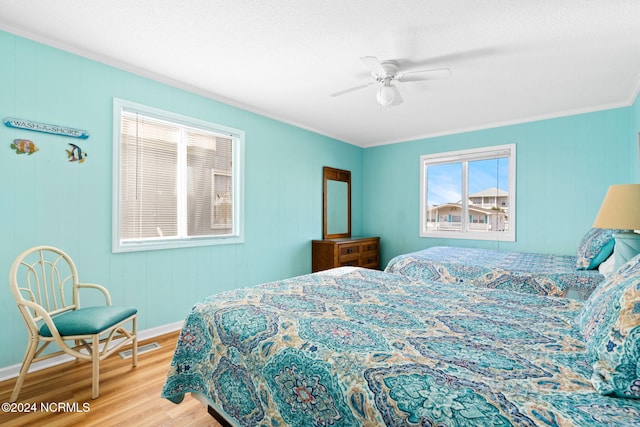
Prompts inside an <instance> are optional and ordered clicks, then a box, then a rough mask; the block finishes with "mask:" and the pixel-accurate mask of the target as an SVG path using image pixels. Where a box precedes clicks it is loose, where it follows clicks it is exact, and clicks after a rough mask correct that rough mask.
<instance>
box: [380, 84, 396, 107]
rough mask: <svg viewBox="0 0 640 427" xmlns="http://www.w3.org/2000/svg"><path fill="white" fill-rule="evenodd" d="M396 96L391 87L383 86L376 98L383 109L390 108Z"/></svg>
mask: <svg viewBox="0 0 640 427" xmlns="http://www.w3.org/2000/svg"><path fill="white" fill-rule="evenodd" d="M395 96H396V93H395V91H394V90H393V88H392V87H391V86H390V85H382V86H380V89H378V94H377V95H376V98H377V100H378V104H379V105H380V106H381V107H390V106H391V103H392V102H393V99H394V98H395Z"/></svg>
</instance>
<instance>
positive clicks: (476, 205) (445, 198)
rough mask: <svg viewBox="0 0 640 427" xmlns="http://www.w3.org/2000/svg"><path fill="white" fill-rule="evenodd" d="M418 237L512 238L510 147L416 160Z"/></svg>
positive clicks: (513, 151) (513, 166)
mask: <svg viewBox="0 0 640 427" xmlns="http://www.w3.org/2000/svg"><path fill="white" fill-rule="evenodd" d="M420 165H421V171H420V189H421V190H420V197H421V200H420V235H421V236H423V237H444V238H451V237H453V238H464V239H478V240H504V241H514V240H515V213H516V206H515V200H516V198H515V191H516V186H515V177H516V147H515V144H508V145H500V146H493V147H484V148H479V149H472V150H462V151H454V152H446V153H439V154H430V155H424V156H422V157H421V158H420Z"/></svg>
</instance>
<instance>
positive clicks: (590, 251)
mask: <svg viewBox="0 0 640 427" xmlns="http://www.w3.org/2000/svg"><path fill="white" fill-rule="evenodd" d="M618 232H620V230H613V229H608V228H592V229H591V230H589V231H587V233H586V234H585V235H584V236H583V237H582V240H580V244H579V245H578V260H577V262H576V268H577V269H578V270H592V269H594V268H598V266H599V265H600V264H601V263H602V262H603V261H605V260H606V259H607V258H609V255H611V253H612V252H613V246H614V245H615V239H614V238H613V233H618Z"/></svg>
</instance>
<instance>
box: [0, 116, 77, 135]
mask: <svg viewBox="0 0 640 427" xmlns="http://www.w3.org/2000/svg"><path fill="white" fill-rule="evenodd" d="M4 124H5V125H6V126H7V127H10V128H16V129H25V130H32V131H35V132H43V133H51V134H54V135H62V136H69V137H71V138H80V139H87V138H89V132H87V131H86V130H82V129H73V128H68V127H64V126H58V125H49V124H46V123H40V122H33V121H31V120H24V119H16V118H13V117H7V118H6V119H4Z"/></svg>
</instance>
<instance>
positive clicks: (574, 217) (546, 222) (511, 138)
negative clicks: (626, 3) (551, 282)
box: [363, 102, 640, 265]
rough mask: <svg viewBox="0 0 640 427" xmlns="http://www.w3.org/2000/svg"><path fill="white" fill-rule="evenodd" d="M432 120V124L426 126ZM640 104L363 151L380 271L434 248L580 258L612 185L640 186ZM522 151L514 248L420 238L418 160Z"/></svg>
mask: <svg viewBox="0 0 640 427" xmlns="http://www.w3.org/2000/svg"><path fill="white" fill-rule="evenodd" d="M425 120H426V119H425ZM639 127H640V103H639V102H636V103H635V104H634V106H632V107H626V108H618V109H612V110H605V111H600V112H594V113H589V114H580V115H574V116H568V117H563V118H556V119H549V120H543V121H536V122H529V123H524V124H517V125H512V126H503V127H499V128H492V129H486V130H479V131H474V132H465V133H459V134H455V135H448V136H441V137H435V138H429V139H423V140H418V141H411V142H405V143H401V144H392V145H385V146H380V147H374V148H369V149H367V150H365V151H364V154H363V156H364V160H363V164H364V176H363V179H364V181H365V182H366V183H367V189H368V190H370V191H367V192H366V195H365V198H364V205H363V206H364V215H363V227H364V232H365V234H375V235H379V236H380V237H381V242H382V243H381V248H382V264H383V265H386V263H387V262H388V261H389V260H390V259H391V258H392V257H394V256H396V255H398V254H401V253H406V252H411V251H416V250H419V249H423V248H427V247H431V246H440V245H448V246H468V247H480V248H492V249H500V250H516V251H525V252H545V253H554V254H574V253H575V251H576V248H577V245H578V242H579V241H580V238H581V237H582V235H583V234H584V233H585V232H586V231H587V230H588V229H589V228H590V227H591V224H592V223H593V221H594V219H595V216H596V214H597V213H598V209H599V208H600V203H601V202H602V200H603V198H604V195H605V193H606V191H607V188H608V187H609V185H611V184H619V183H628V182H638V137H637V131H638V129H639ZM508 143H515V144H516V152H517V163H516V165H517V166H516V167H517V181H516V198H517V200H516V206H517V214H516V215H517V218H516V222H517V225H516V226H517V229H516V241H515V242H499V243H498V242H495V241H478V240H461V239H433V238H424V237H422V238H421V237H419V200H420V156H421V155H423V154H431V153H438V152H443V151H450V150H461V149H468V148H475V147H481V146H491V145H500V144H508Z"/></svg>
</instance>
